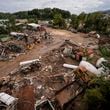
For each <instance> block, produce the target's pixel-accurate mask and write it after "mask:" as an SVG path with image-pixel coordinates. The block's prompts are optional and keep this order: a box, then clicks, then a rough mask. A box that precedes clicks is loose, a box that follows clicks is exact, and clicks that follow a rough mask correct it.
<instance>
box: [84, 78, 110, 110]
mask: <svg viewBox="0 0 110 110" xmlns="http://www.w3.org/2000/svg"><path fill="white" fill-rule="evenodd" d="M84 101H85V103H86V106H87V108H86V109H87V110H110V81H109V80H105V79H103V78H97V79H94V80H92V81H91V83H90V86H89V88H88V89H87V90H86V93H85V95H84ZM86 109H85V110H86Z"/></svg>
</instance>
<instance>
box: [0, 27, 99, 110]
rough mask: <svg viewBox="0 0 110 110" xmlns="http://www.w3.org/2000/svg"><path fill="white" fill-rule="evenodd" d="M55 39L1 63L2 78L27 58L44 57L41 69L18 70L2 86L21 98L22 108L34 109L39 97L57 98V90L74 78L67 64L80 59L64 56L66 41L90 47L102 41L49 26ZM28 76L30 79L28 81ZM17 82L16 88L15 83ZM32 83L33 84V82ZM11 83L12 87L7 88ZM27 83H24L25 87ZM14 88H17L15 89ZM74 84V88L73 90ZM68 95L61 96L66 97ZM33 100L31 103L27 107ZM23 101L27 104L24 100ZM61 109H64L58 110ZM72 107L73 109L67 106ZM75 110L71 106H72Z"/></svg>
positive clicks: (26, 109) (24, 109) (76, 63)
mask: <svg viewBox="0 0 110 110" xmlns="http://www.w3.org/2000/svg"><path fill="white" fill-rule="evenodd" d="M47 31H48V32H49V33H50V34H51V36H52V38H53V40H52V41H51V42H48V41H44V42H42V43H39V44H36V45H35V46H34V48H33V49H32V50H30V51H28V52H27V53H25V54H24V55H20V56H18V57H16V58H15V59H14V60H12V61H5V62H0V77H1V78H2V77H5V76H7V75H8V74H9V73H11V72H12V71H13V70H15V69H17V68H18V67H19V63H20V62H22V61H26V60H32V59H37V58H40V60H41V68H40V69H39V70H37V71H33V72H30V73H29V74H22V73H17V74H14V75H12V76H11V81H9V82H8V84H7V83H6V84H4V85H5V86H6V87H5V86H4V87H2V88H1V90H0V91H5V92H7V93H10V94H11V95H13V96H15V97H18V98H19V102H18V110H28V109H29V110H33V107H34V104H35V101H36V99H37V100H38V99H41V98H43V97H46V98H48V99H51V100H54V98H55V93H56V92H57V91H58V90H60V89H61V88H62V87H64V86H65V85H67V84H69V83H70V82H72V81H73V78H74V74H73V70H71V69H66V68H64V67H63V64H64V63H69V64H75V65H78V64H79V62H77V61H75V60H73V59H71V58H64V57H62V53H61V51H60V48H61V46H62V44H63V43H64V42H65V40H71V42H74V43H75V44H77V45H79V46H80V45H82V46H83V47H87V45H88V44H89V45H95V44H97V43H98V40H97V39H96V38H89V37H87V34H84V33H72V32H70V31H66V30H60V29H52V28H47ZM25 79H29V82H28V80H25ZM13 84H14V87H13V86H12V85H13ZM30 84H32V85H30ZM7 85H8V87H9V88H8V89H9V90H8V89H7ZM22 85H23V86H22ZM13 88H14V89H13ZM73 88H74V87H73V86H71V88H70V89H72V90H73ZM66 95H67V97H68V96H71V92H70V93H68V94H65V97H66ZM65 97H61V98H62V100H63V99H64V101H65ZM26 101H28V102H29V104H28V106H26V104H27V103H25V102H26ZM21 102H23V103H21ZM62 103H63V102H62ZM56 110H60V109H58V108H57V109H56ZM67 110H69V109H67ZM70 110H71V107H70Z"/></svg>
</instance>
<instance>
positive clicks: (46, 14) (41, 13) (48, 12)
mask: <svg viewBox="0 0 110 110" xmlns="http://www.w3.org/2000/svg"><path fill="white" fill-rule="evenodd" d="M0 19H9V21H10V23H11V26H8V28H7V29H6V30H8V31H10V30H13V29H15V26H14V24H15V19H28V21H29V22H35V23H37V20H48V21H53V25H54V26H55V27H59V28H66V25H68V24H69V23H70V27H73V28H74V29H76V30H78V31H80V32H90V31H94V30H95V31H97V32H98V33H100V34H106V35H110V15H109V14H103V13H102V12H94V13H89V14H86V13H84V12H83V13H81V14H80V15H75V14H72V15H71V13H70V12H69V11H65V10H61V9H58V8H53V9H51V8H45V9H33V10H31V11H21V12H16V13H13V14H10V13H0ZM65 21H67V22H65ZM0 28H1V27H0ZM1 30H3V29H1ZM6 30H5V29H4V33H5V32H7V31H6ZM0 32H1V31H0ZM1 33H2V32H1Z"/></svg>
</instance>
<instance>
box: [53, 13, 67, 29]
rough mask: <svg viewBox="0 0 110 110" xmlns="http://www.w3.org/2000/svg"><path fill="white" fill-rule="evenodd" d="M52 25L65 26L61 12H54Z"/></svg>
mask: <svg viewBox="0 0 110 110" xmlns="http://www.w3.org/2000/svg"><path fill="white" fill-rule="evenodd" d="M53 25H54V26H57V27H59V28H66V22H65V19H64V18H63V17H62V15H61V14H55V15H54V19H53Z"/></svg>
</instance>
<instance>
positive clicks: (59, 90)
mask: <svg viewBox="0 0 110 110" xmlns="http://www.w3.org/2000/svg"><path fill="white" fill-rule="evenodd" d="M24 33H26V34H24V35H21V33H19V35H18V34H17V37H15V38H14V40H15V39H17V42H18V41H19V42H23V43H24V42H25V43H24V47H21V46H19V45H17V44H16V43H15V44H16V45H15V44H14V43H6V47H5V46H4V45H3V44H1V45H0V46H1V48H0V52H1V56H3V55H4V56H5V55H8V53H11V54H12V53H22V52H25V51H26V48H25V46H27V45H28V49H31V48H32V45H30V44H33V43H34V44H35V42H36V41H37V43H41V42H43V40H44V39H50V37H51V36H50V35H49V34H48V33H46V32H44V33H41V31H40V32H39V31H38V32H35V30H34V31H33V30H30V31H27V30H25V32H24ZM36 33H37V34H36ZM11 34H12V33H11ZM14 34H15V33H13V35H14ZM14 36H15V35H14ZM23 36H25V37H23ZM21 39H22V40H21ZM91 45H92V44H91ZM48 46H49V45H48ZM6 53H7V54H6ZM109 65H110V63H109V59H105V58H103V57H101V56H100V54H99V50H98V49H96V48H95V49H94V48H92V47H91V46H90V45H86V46H85V45H80V44H78V43H76V42H73V41H71V40H65V41H64V42H63V43H62V45H60V46H59V47H58V48H55V49H53V50H51V51H48V52H47V53H46V54H45V55H42V56H40V57H39V59H30V60H27V61H22V62H20V63H19V66H18V68H16V69H15V70H13V71H12V72H10V73H8V75H7V77H3V78H1V79H0V92H5V93H7V94H10V95H12V96H14V97H17V103H16V105H17V109H18V110H72V109H71V108H72V105H71V102H74V100H75V99H76V98H77V97H78V96H79V95H81V94H82V93H83V92H84V91H85V90H86V88H87V87H88V86H89V82H90V81H91V80H92V79H93V78H94V77H100V76H104V77H105V78H108V75H110V66H109ZM0 101H3V100H0ZM3 103H4V102H3ZM68 107H69V108H68ZM0 109H3V108H0ZM6 110H7V109H6ZM9 110H10V109H9ZM12 110H13V109H12Z"/></svg>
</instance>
